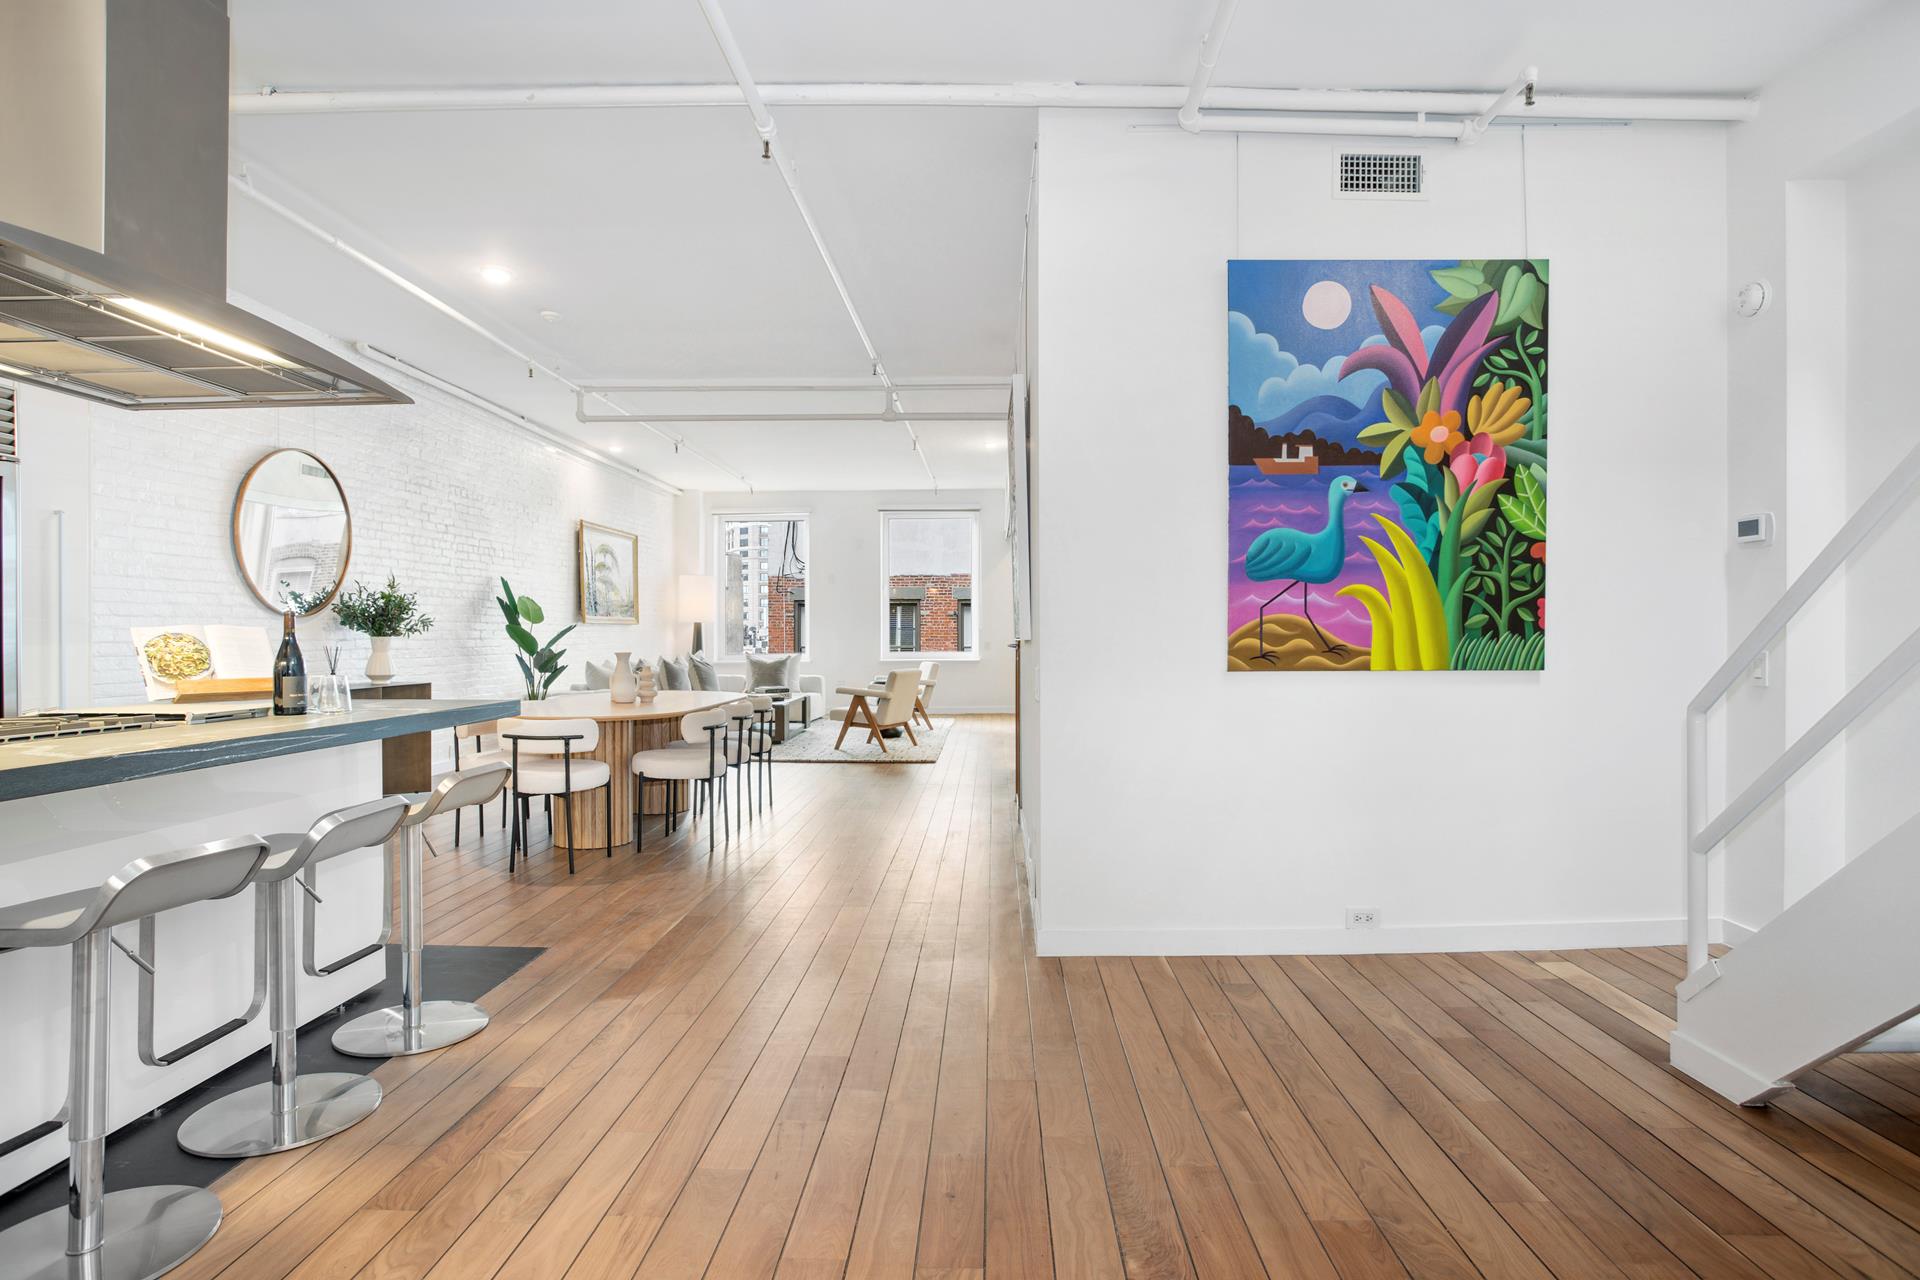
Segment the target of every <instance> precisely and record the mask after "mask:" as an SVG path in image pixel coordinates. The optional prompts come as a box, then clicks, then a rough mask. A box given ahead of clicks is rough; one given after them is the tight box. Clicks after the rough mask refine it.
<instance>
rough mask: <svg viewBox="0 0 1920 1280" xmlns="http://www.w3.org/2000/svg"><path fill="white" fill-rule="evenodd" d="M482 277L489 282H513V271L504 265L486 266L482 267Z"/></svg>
mask: <svg viewBox="0 0 1920 1280" xmlns="http://www.w3.org/2000/svg"><path fill="white" fill-rule="evenodd" d="M480 278H481V279H482V280H485V281H486V282H487V283H488V284H495V285H499V284H512V283H513V272H511V271H509V270H507V269H506V268H505V267H502V266H497V265H494V266H485V267H482V268H480Z"/></svg>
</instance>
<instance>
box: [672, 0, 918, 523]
mask: <svg viewBox="0 0 1920 1280" xmlns="http://www.w3.org/2000/svg"><path fill="white" fill-rule="evenodd" d="M700 11H701V12H702V13H703V14H705V15H706V18H707V27H708V28H709V29H710V30H711V31H712V32H713V39H714V42H715V43H716V44H718V45H719V46H720V53H721V56H722V57H724V58H725V59H726V60H727V69H728V70H729V71H731V72H733V78H734V80H735V82H736V83H737V84H738V85H739V86H740V96H741V99H742V100H743V101H744V102H745V103H746V105H747V109H748V110H749V111H751V112H752V113H753V127H754V129H755V131H756V132H758V133H759V135H760V146H761V153H762V154H763V155H764V156H765V157H766V158H767V159H769V160H771V161H773V164H774V167H775V168H776V169H777V170H778V171H779V173H780V178H781V180H782V181H783V182H785V183H786V184H787V194H788V195H789V196H790V197H792V199H793V207H794V208H795V209H796V210H798V211H799V214H800V220H801V221H802V222H803V223H805V224H806V228H807V234H808V235H809V236H811V237H812V238H813V247H814V248H815V249H816V250H818V251H819V253H820V262H821V264H822V265H823V266H825V267H826V269H827V275H828V276H829V277H831V278H832V280H833V287H834V290H835V291H836V292H837V293H839V295H840V305H841V306H842V307H844V308H846V312H847V319H848V320H850V321H852V323H853V329H854V332H855V333H857V334H858V335H859V336H860V345H861V347H862V348H864V349H865V350H866V353H867V359H868V361H870V362H871V363H872V365H873V376H874V378H875V379H877V380H878V381H879V382H881V383H882V384H884V385H885V386H886V387H888V388H889V394H890V395H892V392H891V388H892V386H893V380H892V379H891V378H890V377H888V375H887V366H886V362H885V361H883V360H882V359H881V358H880V352H879V349H878V348H876V347H875V346H874V345H873V338H872V336H871V335H869V334H868V332H867V326H866V324H865V322H863V321H862V320H861V319H860V309H859V308H858V307H856V306H854V304H853V294H852V293H851V292H849V291H848V289H847V281H846V277H844V276H842V275H841V274H840V264H839V263H837V262H835V261H834V258H833V251H832V250H831V249H829V248H828V247H827V239H826V236H825V235H823V234H822V233H821V231H820V224H819V223H818V222H816V221H815V220H814V216H813V210H812V208H811V207H809V206H808V204H807V199H806V196H805V195H804V194H803V193H802V192H801V190H800V179H799V176H798V175H797V174H796V173H795V172H794V169H793V161H792V158H791V157H790V156H788V155H787V149H786V147H785V146H784V145H783V144H782V143H781V141H780V137H779V133H780V127H779V125H778V124H777V123H776V122H775V121H774V118H773V113H772V112H771V111H769V110H768V109H767V104H766V100H765V99H763V98H762V97H761V96H760V88H759V86H758V85H756V84H755V83H754V80H753V72H752V71H751V70H750V69H749V68H748V66H747V58H746V55H745V54H744V53H742V52H741V51H740V45H739V43H738V42H737V41H736V40H734V38H733V28H732V26H731V25H729V24H728V22H727V15H726V14H725V13H724V12H722V10H721V8H720V0H700ZM892 400H893V407H894V408H895V409H896V410H902V411H903V412H904V410H903V406H902V405H901V404H900V397H899V396H898V395H892ZM900 421H901V422H902V424H903V425H905V427H906V429H907V440H908V442H909V444H910V445H911V446H912V448H913V452H914V456H915V457H917V458H919V459H920V466H921V467H922V468H923V469H924V470H925V471H926V473H927V482H928V483H929V484H931V485H932V486H933V488H934V491H935V492H936V493H937V492H939V490H940V477H938V476H936V475H935V474H934V473H933V464H932V463H931V462H929V461H928V460H927V454H926V450H924V449H922V448H921V447H920V435H919V433H918V432H917V431H915V430H914V429H913V423H912V421H911V420H909V419H907V418H906V417H904V416H903V417H902V418H901V419H900Z"/></svg>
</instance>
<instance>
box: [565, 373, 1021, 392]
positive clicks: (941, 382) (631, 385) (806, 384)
mask: <svg viewBox="0 0 1920 1280" xmlns="http://www.w3.org/2000/svg"><path fill="white" fill-rule="evenodd" d="M1010 384H1011V379H1009V378H1005V377H997V378H996V377H969V376H964V375H962V376H955V377H922V378H895V379H893V380H892V382H891V384H888V383H882V382H880V381H878V380H877V379H874V378H705V379H701V380H699V381H687V380H685V379H678V378H636V379H633V380H630V381H627V382H605V381H600V382H583V383H581V384H580V385H581V386H583V387H585V388H586V389H587V390H589V391H882V390H889V389H893V390H900V391H1005V390H1006V389H1007V387H1008V386H1009V385H1010Z"/></svg>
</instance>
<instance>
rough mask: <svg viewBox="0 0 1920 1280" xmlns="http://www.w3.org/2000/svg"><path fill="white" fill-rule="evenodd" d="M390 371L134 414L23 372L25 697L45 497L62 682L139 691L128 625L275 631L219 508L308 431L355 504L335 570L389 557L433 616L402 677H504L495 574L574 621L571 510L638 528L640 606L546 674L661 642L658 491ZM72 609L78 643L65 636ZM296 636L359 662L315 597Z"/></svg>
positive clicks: (665, 591)
mask: <svg viewBox="0 0 1920 1280" xmlns="http://www.w3.org/2000/svg"><path fill="white" fill-rule="evenodd" d="M400 381H401V384H402V386H403V388H404V389H405V390H407V391H408V393H409V394H411V395H413V396H414V397H416V403H415V404H412V405H401V406H392V407H379V408H355V409H245V410H202V411H189V412H180V413H132V412H128V411H126V410H121V409H112V408H106V407H103V406H96V405H92V404H90V403H88V402H86V401H83V400H78V399H74V398H72V397H68V396H61V395H57V394H54V393H51V392H46V391H40V390H37V389H33V388H23V389H22V390H21V393H20V415H19V421H20V441H21V444H20V449H21V457H22V467H21V470H22V477H21V479H22V493H23V497H24V498H25V499H26V502H27V503H28V504H29V505H28V509H27V510H26V511H25V512H23V514H22V524H23V525H24V526H25V536H24V537H23V543H24V547H23V550H24V552H25V554H26V557H27V562H28V564H27V573H28V579H29V590H30V591H31V592H32V593H33V594H32V595H31V596H30V600H31V601H32V602H33V603H30V604H29V605H28V606H27V607H26V608H25V609H24V610H23V612H24V613H25V614H26V622H27V629H28V633H29V635H30V636H31V637H33V638H34V641H35V647H30V648H29V649H28V651H27V659H28V662H29V664H30V666H31V668H32V679H31V682H30V683H29V684H28V689H27V693H28V701H29V702H31V703H33V704H36V705H47V704H51V703H53V702H55V701H56V700H57V688H56V686H55V682H54V669H53V664H52V662H51V636H52V633H53V627H52V623H51V618H50V610H51V603H50V602H51V595H52V581H53V570H52V550H51V545H50V542H49V541H48V535H49V533H50V530H51V527H52V526H51V519H50V516H49V514H48V513H49V509H50V508H53V507H56V506H64V507H66V508H67V509H68V510H69V513H70V514H69V525H68V577H67V592H68V600H69V628H68V634H69V637H70V646H69V647H70V650H72V651H73V652H74V653H75V654H76V656H77V658H78V660H76V661H72V662H70V664H69V690H68V692H69V699H70V700H71V701H89V700H90V701H92V702H95V703H113V702H139V701H143V700H144V698H145V692H144V687H143V685H142V682H141V678H140V673H139V667H138V663H137V661H136V659H135V656H134V651H133V647H132V642H131V640H130V639H129V637H128V628H129V627H133V626H156V625H167V624H173V623H236V624H251V625H256V626H261V627H268V628H272V629H273V630H274V631H275V632H277V631H278V628H279V620H278V618H277V617H276V616H275V615H274V614H273V613H272V612H270V611H269V610H268V609H267V608H266V607H265V606H263V605H261V604H260V603H259V602H258V601H257V600H256V599H255V598H254V596H253V595H252V593H251V592H250V591H248V589H247V586H246V584H245V582H244V581H243V579H242V578H241V576H240V571H239V568H238V566H237V565H236V564H235V562H234V557H233V549H232V540H231V519H232V512H233V499H234V491H235V487H236V486H237V485H238V484H239V482H240V479H241V477H242V476H243V475H244V474H245V473H246V470H247V468H248V467H249V466H251V465H252V464H253V463H254V462H255V461H257V460H258V459H259V458H260V456H261V455H263V454H265V453H266V452H268V451H269V450H271V449H275V448H280V447H297V448H303V449H307V450H309V451H310V452H312V453H313V454H315V455H316V456H317V457H319V458H321V459H322V460H324V461H325V462H326V463H327V464H328V465H329V466H330V467H332V468H333V470H334V471H335V473H336V474H337V475H338V476H339V477H340V482H341V485H342V486H343V488H344V489H345V491H346V496H347V502H348V504H349V506H350V507H351V508H352V512H353V558H352V562H351V564H350V566H349V568H348V571H347V577H348V579H349V581H352V580H354V579H358V580H360V581H363V582H365V583H367V584H368V585H369V586H372V587H376V588H377V587H379V586H380V585H382V584H384V583H385V581H386V577H387V574H388V573H389V572H392V573H395V574H398V575H399V579H400V584H401V586H402V587H403V588H404V589H406V590H410V591H414V592H416V593H417V594H418V595H419V596H420V602H421V605H422V607H423V608H424V609H425V611H426V612H427V613H429V614H431V615H432V617H433V619H434V627H433V630H432V631H430V632H428V633H427V634H426V635H423V636H418V637H414V638H410V639H401V640H396V641H394V666H395V668H396V670H397V672H398V675H399V677H400V678H402V679H425V680H431V681H432V682H433V685H434V692H435V694H436V695H439V696H443V697H479V696H488V695H494V694H501V693H513V692H516V691H517V690H518V689H519V687H520V677H519V669H518V668H517V667H516V666H515V665H514V662H513V653H514V649H513V646H512V643H511V641H509V640H508V639H507V638H506V635H505V633H504V632H503V630H502V626H501V618H500V613H499V609H498V608H497V607H496V606H495V604H494V602H493V598H494V596H495V595H496V594H497V593H498V591H499V579H500V577H501V575H503V574H504V575H505V576H506V577H507V578H508V579H509V580H510V581H511V582H512V584H513V586H514V589H515V590H516V591H518V592H521V593H524V594H529V595H532V596H534V597H535V598H536V599H538V600H539V601H540V602H541V604H542V605H544V606H545V607H546V609H547V612H548V618H549V622H548V625H547V626H545V627H540V628H535V630H536V632H537V633H538V634H540V635H541V636H542V637H543V638H544V636H545V635H546V634H547V633H548V632H549V631H550V630H552V629H555V628H557V627H558V626H559V625H564V624H565V623H567V622H571V621H574V620H576V619H577V618H578V617H579V589H578V584H579V577H578V569H577V565H576V559H575V552H574V535H575V529H576V525H577V522H578V521H579V520H581V519H582V518H585V519H591V520H595V521H598V522H600V523H603V524H608V525H612V526H614V527H616V528H621V529H629V530H633V531H634V532H636V533H638V534H639V536H640V559H639V564H640V624H639V625H638V626H605V625H600V626H591V627H589V626H582V627H580V628H579V629H578V630H576V631H575V632H574V633H573V634H572V635H571V636H569V637H568V638H567V640H566V642H565V644H564V647H565V648H566V650H567V651H568V663H569V666H570V667H571V668H572V670H570V672H569V674H568V675H567V676H564V677H562V684H565V683H568V682H570V681H571V680H572V679H573V678H574V677H575V676H576V675H577V672H578V665H579V663H580V662H582V661H583V660H584V659H586V658H589V657H594V658H599V657H604V656H605V655H607V654H610V653H612V652H613V651H614V650H615V649H631V650H633V651H635V652H638V653H648V652H651V651H654V650H656V649H658V647H659V646H660V645H661V644H662V643H663V642H664V641H665V639H666V635H667V628H668V623H669V621H670V617H671V601H672V595H671V581H672V565H673V503H674V499H673V497H672V496H671V495H670V494H668V493H666V492H664V491H660V490H656V489H653V488H649V487H648V486H647V485H645V484H644V483H642V482H641V481H639V480H638V479H636V478H634V477H632V476H630V475H627V474H624V473H620V472H616V471H613V470H610V469H608V468H604V467H599V466H594V465H591V464H589V463H585V462H581V461H578V460H576V459H574V458H572V457H571V456H568V455H564V454H558V453H553V452H549V451H548V449H547V447H546V446H545V445H544V444H542V443H541V442H539V441H538V440H536V439H534V438H532V437H530V436H528V435H526V434H524V433H523V432H521V431H519V430H518V429H516V428H514V427H512V426H510V425H508V424H506V423H504V422H501V421H499V420H497V419H495V418H493V417H491V416H489V415H487V414H484V413H482V412H479V411H477V410H474V409H472V408H470V407H468V406H466V405H464V404H462V403H460V402H459V401H457V400H453V399H451V398H449V397H446V396H443V395H441V394H440V393H438V392H436V391H434V390H433V389H431V388H428V387H423V386H420V385H419V384H413V383H408V382H407V381H406V380H405V379H401V380H400ZM89 526H90V528H89ZM89 562H90V564H89ZM89 620H90V623H89ZM89 626H90V633H91V638H90V646H89V647H90V652H82V651H81V650H80V648H79V646H80V643H81V641H80V637H82V636H84V635H86V634H87V632H88V629H89ZM300 639H301V647H302V649H303V651H304V652H305V655H306V659H307V664H308V668H309V670H324V669H325V668H324V660H323V656H322V648H323V646H325V645H329V644H341V643H344V645H345V654H344V656H343V658H342V662H341V669H342V670H343V671H346V672H349V673H350V674H353V675H356V676H358V675H360V674H361V672H362V671H363V670H364V667H365V664H366V658H367V652H368V647H369V646H368V643H367V641H366V640H365V638H364V637H360V636H357V635H352V634H350V633H346V632H343V631H342V630H341V629H340V628H339V626H338V624H337V623H335V622H334V620H333V616H332V614H331V612H328V613H326V614H324V615H319V616H316V617H314V618H312V619H309V620H305V621H303V622H301V624H300ZM89 686H90V687H89ZM443 745H444V744H443Z"/></svg>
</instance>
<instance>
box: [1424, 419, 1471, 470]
mask: <svg viewBox="0 0 1920 1280" xmlns="http://www.w3.org/2000/svg"><path fill="white" fill-rule="evenodd" d="M1465 439H1466V437H1465V436H1463V435H1461V434H1460V412H1459V410H1457V409H1449V410H1447V411H1446V412H1445V413H1436V412H1434V411H1433V410H1431V409H1429V410H1427V416H1426V417H1424V418H1422V419H1420V425H1419V426H1417V427H1415V428H1414V429H1413V447H1414V448H1416V449H1418V450H1420V451H1421V452H1422V453H1423V454H1424V455H1425V456H1426V459H1427V461H1428V462H1429V463H1438V462H1439V461H1440V459H1442V458H1444V457H1446V456H1447V454H1448V453H1450V452H1452V450H1453V447H1454V446H1455V445H1457V444H1459V443H1460V442H1461V441H1463V440H1465Z"/></svg>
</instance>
